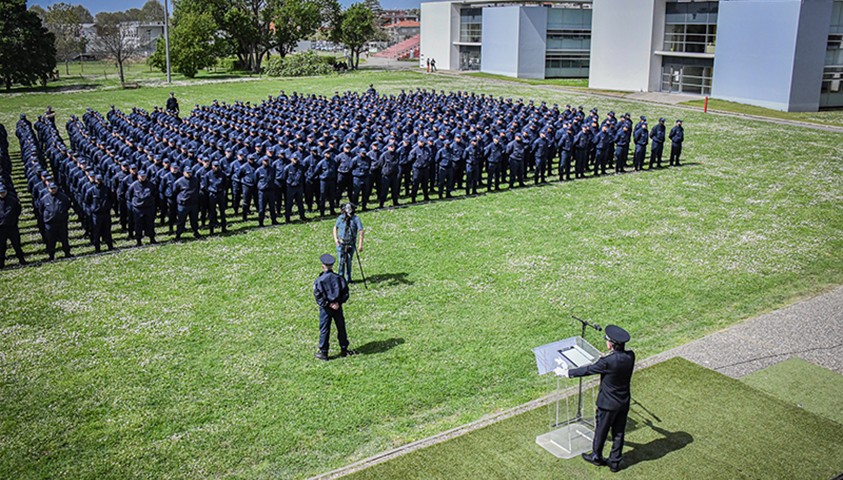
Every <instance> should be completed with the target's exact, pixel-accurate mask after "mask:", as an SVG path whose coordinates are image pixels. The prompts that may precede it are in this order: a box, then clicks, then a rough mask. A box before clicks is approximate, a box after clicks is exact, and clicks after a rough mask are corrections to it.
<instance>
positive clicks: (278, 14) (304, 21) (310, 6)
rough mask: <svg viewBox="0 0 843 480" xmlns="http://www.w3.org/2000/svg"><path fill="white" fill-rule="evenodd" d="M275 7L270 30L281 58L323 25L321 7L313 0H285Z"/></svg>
mask: <svg viewBox="0 0 843 480" xmlns="http://www.w3.org/2000/svg"><path fill="white" fill-rule="evenodd" d="M279 3H280V4H279ZM274 7H275V10H274V12H273V14H272V23H271V24H270V30H271V31H272V38H273V45H274V46H275V48H276V49H277V50H278V54H279V55H281V57H284V56H286V55H287V54H288V53H290V52H292V51H293V49H295V47H296V44H297V43H298V41H299V40H301V39H303V38H307V37H309V36H311V35H313V34H314V33H316V30H317V29H318V28H319V27H320V26H321V25H322V16H321V12H320V5H319V4H318V3H316V2H315V1H313V0H284V1H283V3H281V2H276V5H274Z"/></svg>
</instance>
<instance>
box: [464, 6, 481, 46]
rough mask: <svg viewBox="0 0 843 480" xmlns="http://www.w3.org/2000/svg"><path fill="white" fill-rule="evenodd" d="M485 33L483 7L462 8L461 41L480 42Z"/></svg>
mask: <svg viewBox="0 0 843 480" xmlns="http://www.w3.org/2000/svg"><path fill="white" fill-rule="evenodd" d="M482 34H483V9H482V8H463V9H462V10H460V42H465V43H480V41H481V39H482Z"/></svg>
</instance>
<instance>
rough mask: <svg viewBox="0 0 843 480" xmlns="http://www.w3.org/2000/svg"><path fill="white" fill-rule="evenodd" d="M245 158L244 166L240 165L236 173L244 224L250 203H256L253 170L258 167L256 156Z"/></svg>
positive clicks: (250, 155)
mask: <svg viewBox="0 0 843 480" xmlns="http://www.w3.org/2000/svg"><path fill="white" fill-rule="evenodd" d="M246 158H247V160H248V161H247V162H246V164H245V165H242V166H241V167H240V169H239V170H238V171H237V178H238V179H239V180H240V185H241V188H242V191H243V193H242V195H241V198H242V199H243V204H242V207H243V211H242V216H243V221H244V222H245V221H246V217H248V216H249V208H250V207H251V206H252V203H253V202H254V203H257V198H256V197H257V188H256V187H255V185H256V183H257V179H256V178H255V170H257V168H258V167H257V165H255V159H256V155H255V154H254V153H252V154H249V156H248V157H246Z"/></svg>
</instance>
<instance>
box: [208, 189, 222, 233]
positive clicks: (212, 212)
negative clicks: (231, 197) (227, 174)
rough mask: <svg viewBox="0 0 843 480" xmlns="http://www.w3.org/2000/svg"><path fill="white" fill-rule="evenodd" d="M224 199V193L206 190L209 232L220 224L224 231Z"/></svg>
mask: <svg viewBox="0 0 843 480" xmlns="http://www.w3.org/2000/svg"><path fill="white" fill-rule="evenodd" d="M225 200H226V197H225V193H218V192H208V202H209V203H210V205H209V206H208V222H210V226H211V233H213V231H214V229H215V228H217V227H219V226H222V229H223V231H225V227H226V222H225V208H226V204H225V203H226V202H225Z"/></svg>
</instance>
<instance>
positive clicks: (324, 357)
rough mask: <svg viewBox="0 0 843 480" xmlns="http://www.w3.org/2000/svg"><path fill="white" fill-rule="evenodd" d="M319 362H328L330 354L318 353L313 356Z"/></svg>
mask: <svg viewBox="0 0 843 480" xmlns="http://www.w3.org/2000/svg"><path fill="white" fill-rule="evenodd" d="M313 356H314V357H316V358H317V359H318V360H323V361H326V362H327V361H328V354H327V353H325V352H316V353H314V354H313Z"/></svg>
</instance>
